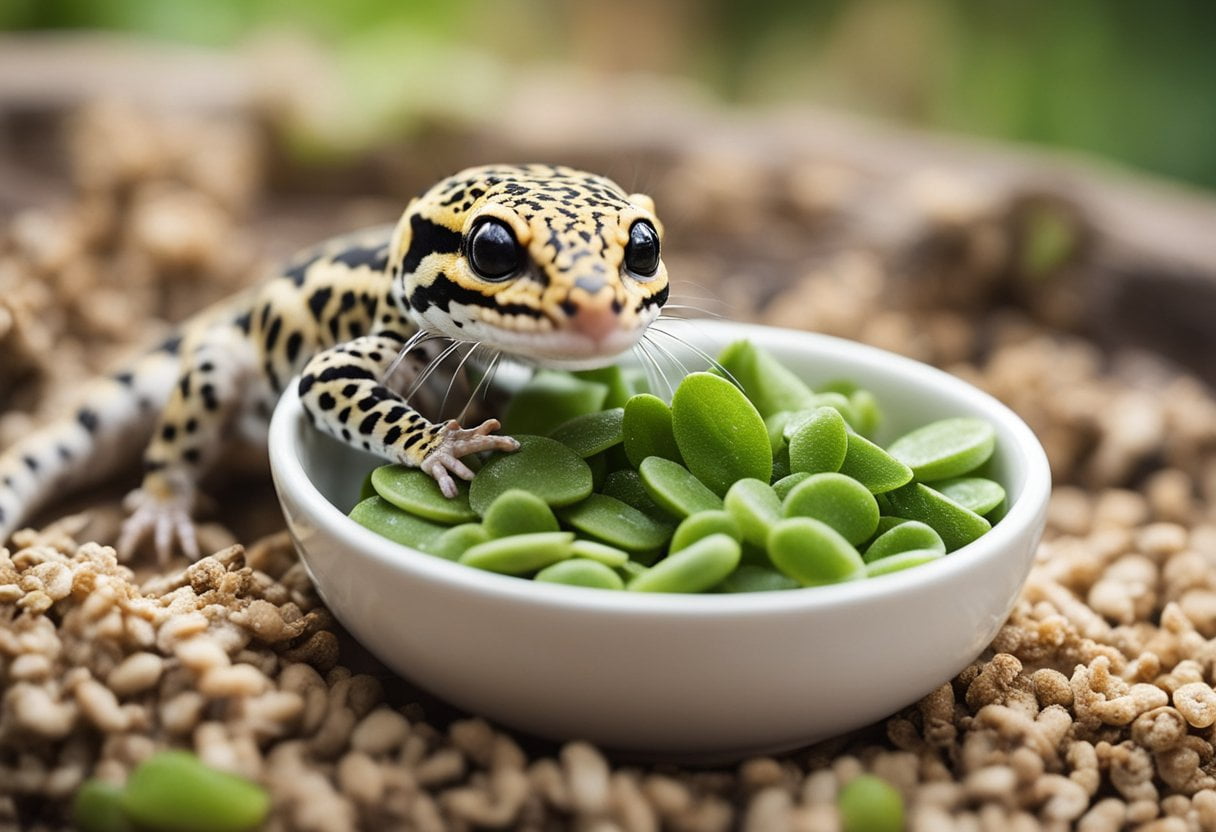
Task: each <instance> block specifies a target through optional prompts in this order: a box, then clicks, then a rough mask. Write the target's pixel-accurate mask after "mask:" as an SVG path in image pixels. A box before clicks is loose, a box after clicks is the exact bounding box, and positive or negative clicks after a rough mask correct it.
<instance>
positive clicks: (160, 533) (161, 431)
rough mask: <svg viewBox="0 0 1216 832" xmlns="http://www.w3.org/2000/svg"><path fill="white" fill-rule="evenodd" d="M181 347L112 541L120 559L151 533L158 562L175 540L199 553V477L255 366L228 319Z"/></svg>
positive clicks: (191, 554) (194, 554) (246, 345)
mask: <svg viewBox="0 0 1216 832" xmlns="http://www.w3.org/2000/svg"><path fill="white" fill-rule="evenodd" d="M181 352H182V365H181V375H180V376H179V377H178V382H177V385H176V386H175V387H174V388H173V392H172V393H171V394H170V396H169V400H168V402H167V403H166V404H165V407H164V410H163V411H162V412H161V416H160V421H159V423H158V424H157V426H156V431H155V433H154V434H153V438H152V441H151V442H150V443H149V445H148V448H147V450H146V451H145V453H144V466H145V469H146V474H145V475H144V480H143V483H142V484H141V485H140V487H139V488H138V489H136V490H135V491H132V492H131V493H130V494H129V495H127V500H126V507H127V509H128V510H129V511H130V512H131V514H130V516H128V517H127V520H126V522H125V523H123V527H122V534H121V535H120V537H119V540H118V547H117V548H118V551H119V553H120V554H121V555H122V556H123V557H124V558H125V557H130V555H131V554H132V553H133V552H134V550H135V548H136V547H137V546H138V545H139V544H140V542H141V541H142V540H143V539H144V538H145V537H147V536H148V535H149V534H151V536H152V539H153V543H154V545H155V548H156V553H157V556H158V558H159V559H160V561H161V562H162V563H164V562H165V561H167V560H168V559H169V557H170V555H171V554H172V552H173V548H174V543H175V542H176V543H177V544H178V545H180V547H181V550H182V552H183V553H184V554H185V555H186V556H188V557H189V558H191V559H192V560H197V559H198V557H199V554H200V552H199V547H198V540H197V538H196V536H195V533H194V521H193V519H192V515H193V511H194V504H195V501H196V499H197V497H198V490H197V484H198V481H199V479H200V478H201V476H202V475H203V473H204V472H205V471H206V470H207V468H208V466H209V465H210V464H211V463H212V462H213V461H214V459H215V457H216V455H217V454H218V452H219V451H220V449H221V446H222V443H223V432H224V429H225V427H226V425H227V423H228V422H229V420H230V419H231V417H232V415H233V413H234V412H235V410H236V408H237V406H238V405H239V404H240V401H241V397H242V393H243V391H244V387H245V380H246V379H247V378H248V376H249V373H250V371H251V368H252V357H253V356H252V350H251V347H250V344H249V342H248V340H247V339H246V338H244V337H243V333H242V332H241V331H240V330H239V329H238V328H237V327H236V326H235V325H233V324H230V323H227V322H224V323H215V324H213V325H212V326H211V327H209V328H207V329H204V330H202V331H201V332H199V333H198V334H197V335H196V336H195V337H190V336H187V337H186V338H184V339H183V341H182V344H181Z"/></svg>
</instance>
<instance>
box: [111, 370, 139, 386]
mask: <svg viewBox="0 0 1216 832" xmlns="http://www.w3.org/2000/svg"><path fill="white" fill-rule="evenodd" d="M114 380H115V381H117V382H118V383H119V384H121V385H122V386H123V387H130V386H131V385H132V384H134V383H135V374H134V373H115V374H114Z"/></svg>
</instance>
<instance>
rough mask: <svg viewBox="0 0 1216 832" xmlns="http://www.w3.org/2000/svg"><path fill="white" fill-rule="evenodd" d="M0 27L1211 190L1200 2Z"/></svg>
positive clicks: (554, 4)
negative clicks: (411, 55) (656, 101)
mask: <svg viewBox="0 0 1216 832" xmlns="http://www.w3.org/2000/svg"><path fill="white" fill-rule="evenodd" d="M0 28H4V29H80V28H84V29H114V30H126V31H132V32H139V33H145V34H149V35H152V36H155V37H159V38H165V39H169V40H179V41H183V42H189V43H196V44H204V45H209V46H238V45H240V44H242V43H245V42H246V41H248V40H250V39H254V38H257V37H259V36H265V35H266V33H268V32H275V31H291V32H295V33H302V34H306V35H308V36H310V37H312V38H315V39H317V40H318V41H320V42H322V43H324V44H326V46H327V47H329V48H331V49H332V50H333V52H334V54H335V56H337V58H338V60H339V62H340V63H341V65H342V66H343V67H344V68H345V69H344V77H345V78H346V81H347V84H348V85H349V87H350V95H351V96H352V97H355V98H356V99H357V97H358V96H359V95H372V94H373V93H369V92H367V90H369V89H372V90H374V89H375V85H374V84H373V83H370V80H371V79H373V78H377V77H383V76H385V75H392V74H393V73H394V71H395V70H398V69H402V68H406V67H409V66H413V65H416V64H409V63H401V61H400V59H401V57H402V56H401V55H400V51H401V50H403V49H405V50H419V49H429V48H440V47H444V46H453V47H459V48H461V49H468V50H474V51H477V52H483V53H485V54H487V55H489V56H491V57H493V58H495V59H497V60H501V61H505V62H508V63H518V64H534V63H538V62H539V63H561V64H567V65H573V66H575V67H577V68H581V69H585V70H588V71H593V72H594V71H599V72H615V71H624V70H629V71H643V72H658V73H664V74H669V75H677V76H685V77H688V78H691V79H692V80H694V81H697V82H699V83H701V84H703V85H705V86H706V87H708V89H709V90H710V91H711V92H712V94H714V95H716V96H718V97H719V98H721V99H723V100H726V101H731V102H737V103H742V104H747V105H753V106H769V105H773V104H779V103H782V102H790V101H808V102H814V103H818V104H826V105H830V106H834V107H839V108H844V109H848V110H852V111H857V112H862V113H865V114H870V115H876V116H880V117H883V118H886V119H889V120H893V121H896V122H899V123H902V124H909V125H914V126H924V127H931V128H937V129H946V130H951V131H957V132H964V133H971V134H978V135H982V136H991V137H998V138H1005V139H1013V140H1018V141H1026V142H1033V143H1040V144H1045V145H1053V146H1059V147H1065V148H1075V149H1079V150H1083V151H1089V152H1091V153H1096V154H1099V155H1101V156H1104V157H1107V158H1109V159H1112V160H1117V161H1120V162H1123V163H1126V164H1128V165H1130V166H1133V167H1137V168H1140V169H1143V170H1147V171H1152V172H1156V173H1160V174H1164V175H1167V176H1170V177H1174V178H1177V179H1182V180H1186V181H1189V182H1192V183H1196V184H1200V185H1203V186H1206V187H1209V188H1211V187H1216V48H1213V44H1214V43H1216V4H1212V3H1210V2H1204V0H1161V2H1155V3H1150V2H1144V0H748V1H747V2H744V0H704V2H698V0H666V2H658V1H657V0H656V1H654V2H647V0H613V2H606V3H605V2H591V0H498V2H494V0H341V2H335V0H3V2H0ZM450 70H451V67H448V68H447V70H446V71H450ZM368 106H372V104H371V103H369V105H368ZM375 106H383V102H382V101H379V102H375ZM383 123H385V124H391V123H392V120H391V119H389V120H386V121H383Z"/></svg>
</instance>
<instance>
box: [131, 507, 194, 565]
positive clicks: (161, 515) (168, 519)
mask: <svg viewBox="0 0 1216 832" xmlns="http://www.w3.org/2000/svg"><path fill="white" fill-rule="evenodd" d="M123 504H124V505H125V506H126V508H127V509H128V510H129V511H131V516H130V517H128V518H127V519H126V520H125V521H124V522H123V524H122V534H121V535H119V538H118V546H117V547H116V548H117V549H118V555H119V557H120V558H122V559H123V560H129V559H130V558H131V556H132V555H133V554H134V553H135V550H136V548H137V547H138V546H139V544H140V543H141V542H142V541H143V539H144V538H145V537H147V536H148V534H149V533H151V535H152V542H153V545H154V547H155V548H156V558H157V561H158V562H159V563H161V564H162V565H163V564H165V563H168V561H169V559H170V558H172V557H173V552H174V543H175V542H176V543H177V546H178V548H179V549H180V550H181V552H182V553H183V554H184V555H185V556H186V557H188V558H190V560H192V561H194V560H198V559H199V557H200V556H201V553H200V551H199V547H198V537H197V536H196V535H195V533H194V521H193V520H192V519H191V518H190V508H191V505H192V504H193V499H191V498H190V497H189V496H170V497H159V496H156V495H153V494H150V493H149V492H148V491H146V490H144V489H142V488H137V489H136V490H134V491H132V492H131V493H130V494H128V495H127V498H126V499H125V500H124V501H123Z"/></svg>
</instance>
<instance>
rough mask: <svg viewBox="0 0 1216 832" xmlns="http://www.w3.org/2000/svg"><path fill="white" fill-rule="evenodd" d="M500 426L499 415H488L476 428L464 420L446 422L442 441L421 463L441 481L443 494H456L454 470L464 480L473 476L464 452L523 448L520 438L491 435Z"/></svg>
mask: <svg viewBox="0 0 1216 832" xmlns="http://www.w3.org/2000/svg"><path fill="white" fill-rule="evenodd" d="M499 427H501V425H500V424H499V421H498V420H497V419H487V420H486V421H484V422H482V423H481V424H480V425H478V426H477V427H475V428H462V427H461V426H460V423H458V422H456V421H455V420H452V421H451V422H448V423H447V425H445V426H444V429H443V438H442V439H441V440H440V442H439V444H438V445H436V446H435V448H434V450H432V451H431V452H430V453H429V454H427V456H426V459H424V460H423V461H422V465H421V466H419V467H420V468H422V470H423V471H424V472H425V473H427V474H429V475H430V476H431V477H433V478H434V480H435V482H437V483H439V490H440V491H442V492H443V496H445V497H447V498H448V499H451V498H453V497H455V496H456V481H455V480H453V479H452V474H455V475H456V476H458V477H460V478H461V479H464V480H471V479H473V472H472V471H471V470H469V466H467V465H465V464H464V463H463V462H461V461H460V458H461V457H462V456H468V455H469V454H475V453H478V452H480V451H516V450H519V442H517V441H516V440H514V439H512V438H511V437H509V436H491V435H490V434H492V433H493V432H494V431H496V430H498V428H499Z"/></svg>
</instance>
